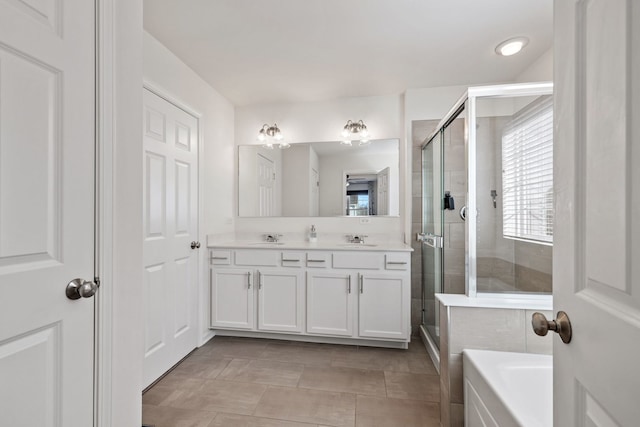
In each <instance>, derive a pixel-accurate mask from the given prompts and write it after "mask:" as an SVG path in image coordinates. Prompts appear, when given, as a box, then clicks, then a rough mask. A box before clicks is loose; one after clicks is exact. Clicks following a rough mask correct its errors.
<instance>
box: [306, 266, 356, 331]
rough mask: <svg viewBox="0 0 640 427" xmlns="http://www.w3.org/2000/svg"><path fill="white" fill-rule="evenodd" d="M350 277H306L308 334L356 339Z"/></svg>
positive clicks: (316, 274)
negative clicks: (354, 335) (354, 337)
mask: <svg viewBox="0 0 640 427" xmlns="http://www.w3.org/2000/svg"><path fill="white" fill-rule="evenodd" d="M352 292H356V287H355V283H352V275H351V274H349V273H328V272H324V271H318V272H315V271H314V272H309V273H307V333H309V334H322V335H341V336H348V337H350V336H353V302H352V301H353V300H352V297H353V295H354V294H353V293H352Z"/></svg>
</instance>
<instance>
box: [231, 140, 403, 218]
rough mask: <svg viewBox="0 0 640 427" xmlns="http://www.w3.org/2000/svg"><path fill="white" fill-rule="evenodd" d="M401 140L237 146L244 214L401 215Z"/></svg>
mask: <svg viewBox="0 0 640 427" xmlns="http://www.w3.org/2000/svg"><path fill="white" fill-rule="evenodd" d="M399 169H400V161H399V140H397V139H380V140H371V141H370V142H369V143H366V144H363V145H361V144H360V143H359V142H358V141H354V142H353V144H352V145H350V146H349V145H343V144H341V143H340V142H337V141H330V142H327V141H325V142H313V143H300V144H291V146H290V147H289V148H286V149H278V148H274V149H267V148H265V147H263V146H260V145H241V146H239V147H238V214H239V216H241V217H308V216H311V217H318V216H321V217H332V216H370V215H378V216H380V215H384V216H398V215H399V212H400V201H399V200H400V195H399V175H400V173H399Z"/></svg>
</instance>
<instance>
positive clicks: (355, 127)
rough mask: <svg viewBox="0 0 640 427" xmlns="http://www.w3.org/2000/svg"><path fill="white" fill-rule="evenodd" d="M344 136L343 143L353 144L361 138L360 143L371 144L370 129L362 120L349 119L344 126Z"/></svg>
mask: <svg viewBox="0 0 640 427" xmlns="http://www.w3.org/2000/svg"><path fill="white" fill-rule="evenodd" d="M342 136H343V137H344V140H342V141H341V142H340V144H342V145H352V141H354V140H360V145H368V144H369V138H368V136H369V129H367V125H365V124H364V122H363V121H362V120H358V121H357V122H352V121H351V120H347V124H346V125H344V127H343V128H342Z"/></svg>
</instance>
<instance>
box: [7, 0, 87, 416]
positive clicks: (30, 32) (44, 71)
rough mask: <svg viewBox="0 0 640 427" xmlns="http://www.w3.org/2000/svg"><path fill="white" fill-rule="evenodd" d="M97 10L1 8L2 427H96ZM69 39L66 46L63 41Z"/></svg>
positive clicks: (72, 0)
mask: <svg viewBox="0 0 640 427" xmlns="http://www.w3.org/2000/svg"><path fill="white" fill-rule="evenodd" d="M94 22H95V11H94V3H93V2H91V1H81V0H69V1H66V2H65V4H64V7H62V5H61V2H58V1H53V0H50V1H39V2H28V3H27V2H17V1H10V2H6V1H5V2H1V3H0V301H1V302H2V303H1V304H2V309H0V425H2V426H5V425H6V426H65V427H86V426H91V425H93V402H94V401H93V386H94V384H93V362H94V354H93V345H94V333H93V332H94V323H93V322H94V299H93V298H91V299H85V298H82V299H79V300H74V301H72V300H69V299H67V297H66V295H65V287H66V285H67V283H68V282H69V281H71V280H72V279H74V278H81V279H84V280H93V277H94V225H95V224H94V197H95V192H94V182H95V181H94V180H95V172H94V150H95V117H94V115H95V96H94V94H95V78H94V75H95V68H94V62H95V26H94ZM63 35H64V37H63Z"/></svg>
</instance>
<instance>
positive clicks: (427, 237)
mask: <svg viewBox="0 0 640 427" xmlns="http://www.w3.org/2000/svg"><path fill="white" fill-rule="evenodd" d="M422 242H423V243H424V244H425V245H427V246H430V247H432V248H434V249H438V248H441V247H442V236H438V235H436V234H433V233H424V235H423V236H422Z"/></svg>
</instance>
